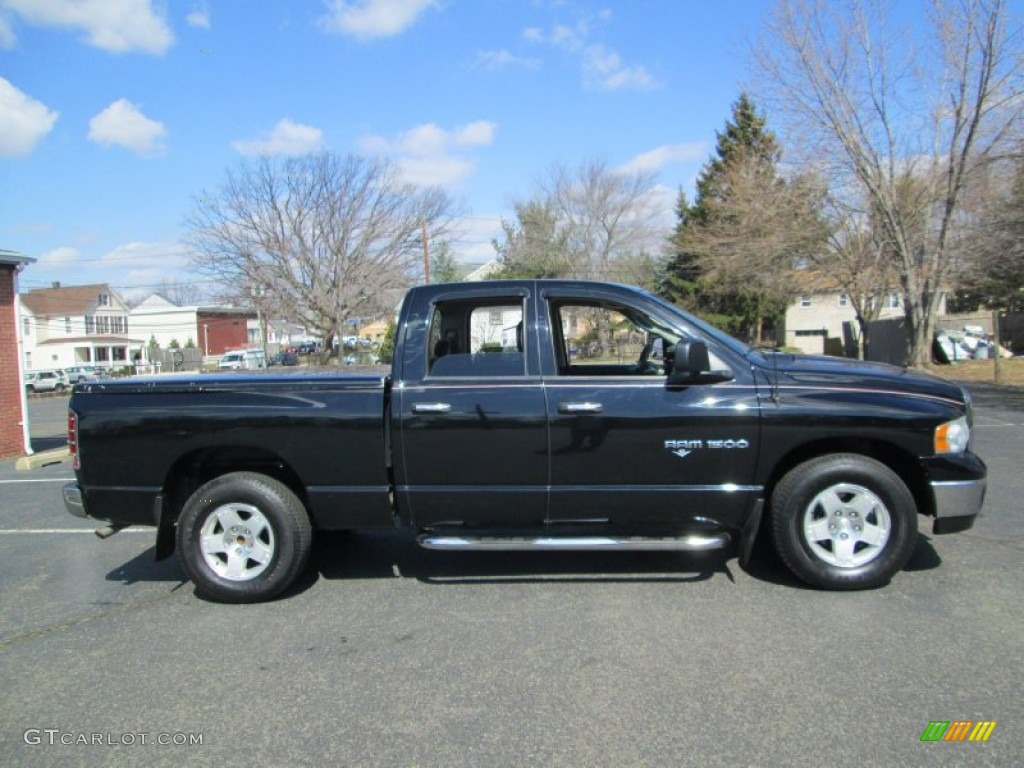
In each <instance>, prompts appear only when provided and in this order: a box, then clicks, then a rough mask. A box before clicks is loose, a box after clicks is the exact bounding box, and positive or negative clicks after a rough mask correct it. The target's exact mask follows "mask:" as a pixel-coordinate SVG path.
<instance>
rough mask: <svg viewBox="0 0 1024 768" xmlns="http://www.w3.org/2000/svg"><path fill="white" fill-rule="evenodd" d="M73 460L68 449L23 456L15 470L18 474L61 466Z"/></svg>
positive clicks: (16, 464)
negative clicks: (54, 465) (46, 467)
mask: <svg viewBox="0 0 1024 768" xmlns="http://www.w3.org/2000/svg"><path fill="white" fill-rule="evenodd" d="M70 458H71V451H70V449H68V448H57V449H55V450H52V451H41V452H39V453H33V454H32V455H31V456H22V457H21V458H20V459H18V460H17V461H16V462H15V464H14V468H15V469H16V470H17V471H18V472H28V471H30V470H33V469H39V468H40V467H45V466H47V465H48V464H60V463H62V462H65V461H68V460H69V459H70Z"/></svg>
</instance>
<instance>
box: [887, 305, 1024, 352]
mask: <svg viewBox="0 0 1024 768" xmlns="http://www.w3.org/2000/svg"><path fill="white" fill-rule="evenodd" d="M994 324H995V316H994V313H992V312H972V313H965V314H955V315H942V316H941V317H939V318H938V319H937V320H936V323H935V330H936V331H956V332H962V331H963V330H964V328H973V329H976V330H977V329H980V331H981V333H982V334H984V335H985V336H988V337H991V336H993V335H994V334H993V327H994ZM868 333H869V334H870V343H869V346H868V353H867V358H868V360H874V361H876V362H880V363H891V364H893V365H906V363H907V326H906V320H905V319H904V318H902V317H890V318H886V319H884V320H876V321H875V322H873V323H871V324H870V325H869V326H868ZM999 342H1000V344H1001V345H1002V347H1003V348H1005V349H1006V350H1009V351H1010V352H1012V353H1013V354H1022V353H1024V313H1020V312H1015V313H1007V312H1000V313H999Z"/></svg>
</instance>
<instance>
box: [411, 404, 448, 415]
mask: <svg viewBox="0 0 1024 768" xmlns="http://www.w3.org/2000/svg"><path fill="white" fill-rule="evenodd" d="M451 409H452V407H451V405H449V404H448V403H414V404H413V406H412V412H413V413H449V412H450V411H451Z"/></svg>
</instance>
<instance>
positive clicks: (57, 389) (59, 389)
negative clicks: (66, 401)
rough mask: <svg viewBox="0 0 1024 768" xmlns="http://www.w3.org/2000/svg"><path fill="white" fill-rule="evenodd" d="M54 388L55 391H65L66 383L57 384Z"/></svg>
mask: <svg viewBox="0 0 1024 768" xmlns="http://www.w3.org/2000/svg"><path fill="white" fill-rule="evenodd" d="M53 390H54V391H55V392H63V391H64V385H63V384H57V385H56V386H55V387H54V388H53Z"/></svg>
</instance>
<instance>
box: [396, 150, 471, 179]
mask: <svg viewBox="0 0 1024 768" xmlns="http://www.w3.org/2000/svg"><path fill="white" fill-rule="evenodd" d="M474 167H475V166H474V165H473V163H472V162H470V161H469V160H466V159H464V158H460V157H453V156H451V155H435V156H427V157H402V158H399V159H398V171H399V173H400V174H401V176H402V179H404V180H405V181H407V182H408V183H410V184H416V185H418V186H421V187H433V186H439V187H451V186H455V185H457V184H459V183H461V182H463V181H465V180H466V179H468V178H469V177H470V176H471V175H472V174H473V169H474Z"/></svg>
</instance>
